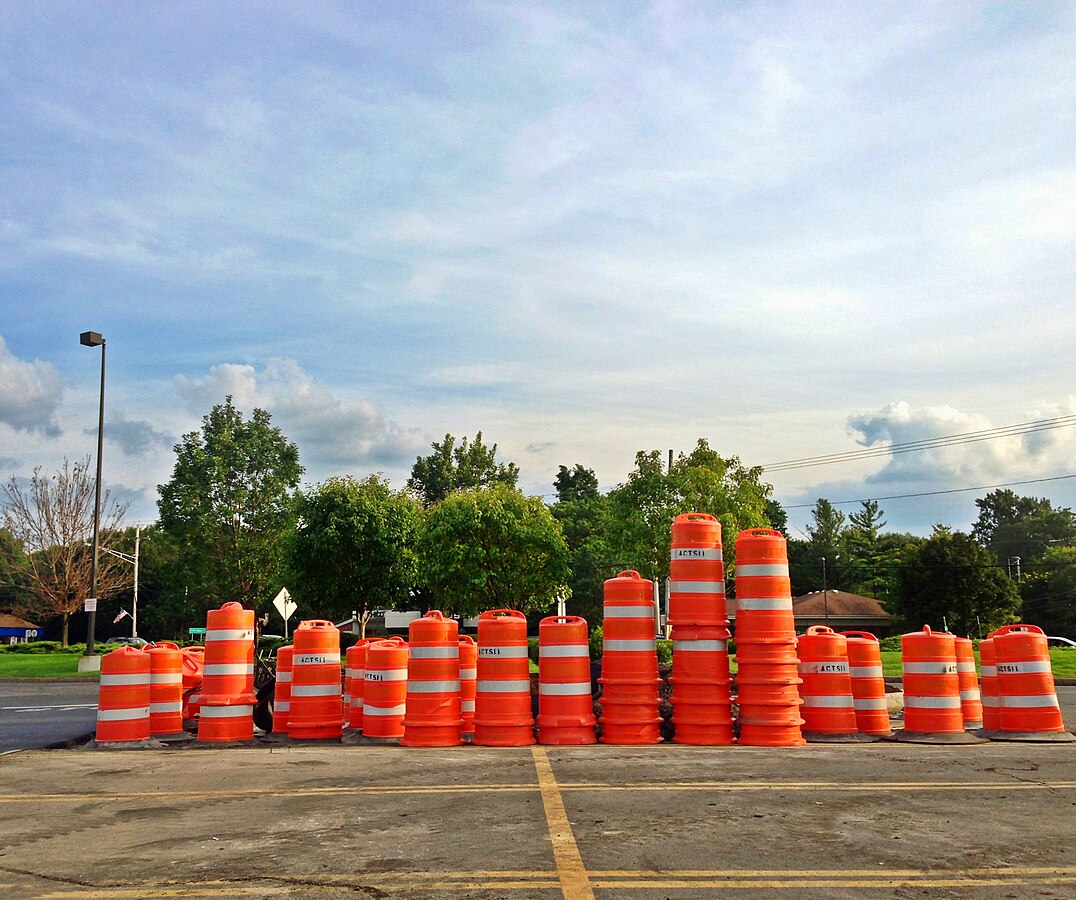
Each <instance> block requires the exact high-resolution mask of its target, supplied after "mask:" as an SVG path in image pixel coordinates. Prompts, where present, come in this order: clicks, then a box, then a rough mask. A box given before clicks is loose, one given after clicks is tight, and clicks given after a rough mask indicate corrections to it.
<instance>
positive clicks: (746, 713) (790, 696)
mask: <svg viewBox="0 0 1076 900" xmlns="http://www.w3.org/2000/svg"><path fill="white" fill-rule="evenodd" d="M736 662H737V667H738V671H737V676H736V683H737V685H738V687H739V707H740V715H739V723H740V735H739V742H740V743H741V744H745V745H748V746H756V747H797V746H800V745H802V744H803V743H805V742H804V739H803V733H802V731H801V726H802V725H803V719H802V718H801V717H800V706H801V703H802V701H801V700H800V695H799V691H798V690H797V689H798V687H799V685H800V684H801V683H802V682H801V679H800V675H799V662H800V661H799V658H798V657H797V656H796V629H795V624H794V620H793V614H792V585H791V582H790V580H789V576H788V550H787V545H786V541H785V538H784V536H783V535H782V534H781V533H780V532H779V531H773V530H772V529H766V528H753V529H749V530H747V531H742V532H740V534H739V536H737V538H736ZM846 667H847V664H846Z"/></svg>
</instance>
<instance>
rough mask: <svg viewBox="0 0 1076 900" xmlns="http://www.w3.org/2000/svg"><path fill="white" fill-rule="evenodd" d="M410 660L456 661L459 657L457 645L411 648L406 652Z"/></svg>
mask: <svg viewBox="0 0 1076 900" xmlns="http://www.w3.org/2000/svg"><path fill="white" fill-rule="evenodd" d="M407 653H408V655H409V656H410V657H411V659H458V658H459V655H460V647H459V644H453V645H452V646H451V647H414V646H413V647H411V648H410V649H409V650H408V651H407Z"/></svg>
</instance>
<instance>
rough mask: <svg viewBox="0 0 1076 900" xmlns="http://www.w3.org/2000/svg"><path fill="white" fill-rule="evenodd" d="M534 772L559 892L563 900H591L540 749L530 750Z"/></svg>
mask: <svg viewBox="0 0 1076 900" xmlns="http://www.w3.org/2000/svg"><path fill="white" fill-rule="evenodd" d="M531 754H532V755H533V757H534V770H535V771H536V772H537V773H538V787H539V788H540V789H541V791H542V806H544V807H545V821H546V827H547V828H548V829H549V840H550V842H551V843H552V844H553V861H554V863H555V864H556V867H557V877H558V878H559V879H560V892H561V895H562V896H563V897H564V900H593V898H594V891H593V890H592V889H591V886H590V880H589V879H588V878H587V870H586V866H584V865H583V856H582V854H580V852H579V845H578V844H576V842H575V835H574V834H572V823H571V822H569V821H568V813H567V812H566V811H565V809H564V798H563V797H561V795H560V790H559V789H558V788H557V779H556V777H555V776H554V775H553V767H552V766H551V765H550V764H549V757H548V756H547V755H546V752H545V748H544V747H531Z"/></svg>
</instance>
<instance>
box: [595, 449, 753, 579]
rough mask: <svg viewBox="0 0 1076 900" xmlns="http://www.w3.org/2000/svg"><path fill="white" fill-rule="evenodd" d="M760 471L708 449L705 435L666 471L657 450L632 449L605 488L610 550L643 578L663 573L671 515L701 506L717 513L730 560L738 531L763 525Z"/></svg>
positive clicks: (660, 576) (663, 575)
mask: <svg viewBox="0 0 1076 900" xmlns="http://www.w3.org/2000/svg"><path fill="white" fill-rule="evenodd" d="M761 475H762V468H761V467H758V466H756V467H753V468H747V467H745V466H744V465H743V464H742V463H741V462H740V460H739V457H736V456H730V457H723V456H721V455H719V454H718V453H716V452H715V451H714V450H711V449H710V445H709V443H708V442H707V441H706V439H705V438H699V439H698V442H697V443H696V445H695V449H694V450H692V451H691V453H689V454H686V455H685V454H683V453H681V454H680V455H679V457H678V458H677V459H676V461H675V462H674V463H673V465H672V468H671V470H670V471H668V472H666V471H665V465H664V462H663V459H662V453H661V451H660V450H651V451H650V452H644V451H640V452H638V453H636V454H635V468H634V469H633V470H632V472H631V473H630V474H629V475H628V480H627V481H625V482H624V483H623V484H621V485H619V486H618V487H616V488H614V489H613V490H612V491H611V492H610V493H609V504H610V507H609V529H610V534H609V545H610V551H611V552H612V554H613V555H614V557H615V558H616V559H617V562H618V563H621V564H623V565H626V566H628V567H629V568H632V569H636V570H638V571H639V573H640V574H642V575H643V577H644V578H658V579H664V578H666V577H667V576H668V574H669V529H670V527H671V525H672V520H673V518H674V517H675V516H677V515H679V514H680V513H686V512H705V513H709V514H710V515H713V516H716V517H717V518H718V519H720V521H721V529H722V535H723V536H722V541H723V543H724V548H725V559H726V560H729V561H731V560H733V558H734V542H735V539H736V535H737V534H738V533H739V532H740V531H742V530H743V529H745V528H759V527H768V526H769V518H768V515H767V506H766V501H767V499H768V498H769V495H770V492H771V491H772V488H771V486H770V485H768V484H764V483H763V482H761V481H760V480H759V479H760V477H761ZM613 574H615V573H613Z"/></svg>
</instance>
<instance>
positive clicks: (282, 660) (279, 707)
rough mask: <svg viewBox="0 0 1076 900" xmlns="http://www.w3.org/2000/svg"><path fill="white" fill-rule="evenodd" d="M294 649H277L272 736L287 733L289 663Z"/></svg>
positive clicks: (289, 696) (289, 692)
mask: <svg viewBox="0 0 1076 900" xmlns="http://www.w3.org/2000/svg"><path fill="white" fill-rule="evenodd" d="M294 652H295V647H294V645H292V644H288V645H287V646H285V647H277V651H276V686H275V687H274V688H273V734H287V733H288V717H289V716H290V715H291V661H292V656H293V654H294Z"/></svg>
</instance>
